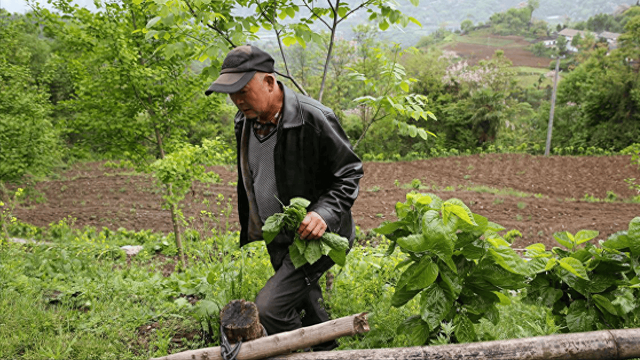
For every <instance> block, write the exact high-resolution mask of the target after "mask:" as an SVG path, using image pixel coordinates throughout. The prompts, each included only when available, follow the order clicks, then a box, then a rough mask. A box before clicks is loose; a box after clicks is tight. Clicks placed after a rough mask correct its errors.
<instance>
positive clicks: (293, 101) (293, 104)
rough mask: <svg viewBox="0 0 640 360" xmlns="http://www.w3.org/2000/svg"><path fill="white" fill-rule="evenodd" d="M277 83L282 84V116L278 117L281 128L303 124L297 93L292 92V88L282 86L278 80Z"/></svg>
mask: <svg viewBox="0 0 640 360" xmlns="http://www.w3.org/2000/svg"><path fill="white" fill-rule="evenodd" d="M278 85H282V91H283V93H284V105H283V111H282V118H281V119H280V123H281V124H282V125H281V126H282V128H284V129H290V128H294V127H297V126H302V125H303V124H304V118H303V117H302V111H301V109H300V102H299V100H298V95H297V94H296V93H295V92H293V90H291V89H289V88H288V87H286V86H284V84H283V83H281V82H280V81H278Z"/></svg>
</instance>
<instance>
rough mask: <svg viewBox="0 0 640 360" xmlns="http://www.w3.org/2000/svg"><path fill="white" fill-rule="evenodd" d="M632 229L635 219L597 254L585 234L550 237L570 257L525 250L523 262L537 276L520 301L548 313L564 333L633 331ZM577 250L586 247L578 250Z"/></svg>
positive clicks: (634, 260)
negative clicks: (525, 258)
mask: <svg viewBox="0 0 640 360" xmlns="http://www.w3.org/2000/svg"><path fill="white" fill-rule="evenodd" d="M637 224H640V218H635V219H633V220H632V221H631V222H630V224H629V230H628V231H621V232H618V233H616V234H613V235H611V236H610V237H609V239H608V240H607V241H604V242H602V241H600V245H601V247H600V248H598V247H596V246H594V245H592V244H591V243H589V241H590V240H592V239H594V238H596V237H597V236H598V232H597V231H589V230H582V231H579V232H578V233H577V234H575V235H573V234H571V233H569V232H560V233H555V234H554V238H555V239H556V241H557V242H558V243H559V244H560V245H562V246H563V247H565V248H566V249H568V250H569V251H567V250H564V249H561V248H559V247H556V248H553V249H552V251H551V252H549V251H546V250H545V249H544V246H542V245H541V244H536V245H531V246H529V247H527V253H526V254H525V256H527V257H529V258H531V261H530V262H529V264H530V266H531V269H532V270H533V271H534V272H536V273H537V275H536V277H535V278H534V279H533V280H532V281H531V283H530V288H529V289H528V291H527V296H526V298H525V300H526V301H527V302H530V303H536V304H542V305H543V306H547V307H549V308H551V309H552V314H553V316H554V319H555V323H556V324H557V325H559V326H562V331H564V332H582V331H591V330H595V329H612V328H615V329H617V328H623V327H627V326H634V325H633V324H636V323H637V322H638V320H639V318H638V315H639V313H638V304H637V300H636V298H637V296H638V293H637V289H635V288H636V285H635V284H637V283H638V280H637V276H638V274H637V273H636V270H635V268H634V266H635V265H634V264H637V261H638V256H639V255H640V253H639V252H638V250H639V249H638V246H637V245H636V244H638V243H640V237H639V236H638V235H640V232H638V231H637V228H638V226H637ZM581 244H585V246H584V247H582V248H578V246H579V245H581Z"/></svg>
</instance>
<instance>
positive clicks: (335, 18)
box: [318, 0, 340, 102]
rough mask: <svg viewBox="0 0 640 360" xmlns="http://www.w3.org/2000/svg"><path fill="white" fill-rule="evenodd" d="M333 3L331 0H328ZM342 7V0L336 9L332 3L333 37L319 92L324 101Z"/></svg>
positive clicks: (319, 97)
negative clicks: (339, 13)
mask: <svg viewBox="0 0 640 360" xmlns="http://www.w3.org/2000/svg"><path fill="white" fill-rule="evenodd" d="M327 2H328V3H329V5H331V0H327ZM339 8H340V0H336V6H335V9H334V7H333V5H331V9H332V11H333V26H332V27H331V38H330V39H329V49H328V50H327V59H326V60H325V62H324V70H323V71H322V83H321V84H320V91H319V92H318V101H319V102H322V95H323V94H324V85H325V83H326V81H327V73H328V72H329V63H330V62H331V53H332V52H333V43H334V42H335V40H336V28H337V27H338V11H337V9H339Z"/></svg>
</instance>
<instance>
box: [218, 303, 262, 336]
mask: <svg viewBox="0 0 640 360" xmlns="http://www.w3.org/2000/svg"><path fill="white" fill-rule="evenodd" d="M220 323H221V324H222V328H223V329H224V333H225V335H226V336H227V340H229V343H230V344H235V343H237V342H238V341H250V340H254V339H258V338H261V337H263V336H266V331H265V330H264V327H263V326H262V324H260V317H259V316H258V307H257V306H256V304H254V303H252V302H251V301H245V300H244V299H242V300H232V301H231V302H229V303H228V304H227V305H226V306H225V307H224V308H223V309H222V311H220Z"/></svg>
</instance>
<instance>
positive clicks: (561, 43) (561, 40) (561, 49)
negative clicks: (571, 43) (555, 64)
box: [556, 36, 567, 56]
mask: <svg viewBox="0 0 640 360" xmlns="http://www.w3.org/2000/svg"><path fill="white" fill-rule="evenodd" d="M556 47H557V49H558V54H559V55H560V56H562V55H564V54H566V53H567V38H566V37H564V36H558V39H557V40H556Z"/></svg>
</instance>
